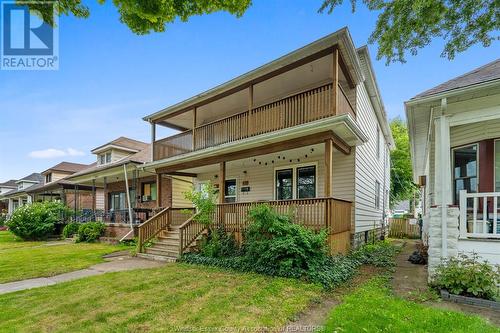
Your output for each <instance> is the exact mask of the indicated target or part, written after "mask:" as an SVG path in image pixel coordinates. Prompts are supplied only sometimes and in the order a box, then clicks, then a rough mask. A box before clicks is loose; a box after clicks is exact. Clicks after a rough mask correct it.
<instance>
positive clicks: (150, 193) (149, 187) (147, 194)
mask: <svg viewBox="0 0 500 333" xmlns="http://www.w3.org/2000/svg"><path fill="white" fill-rule="evenodd" d="M156 198H157V187H156V183H142V202H147V201H155V200H156Z"/></svg>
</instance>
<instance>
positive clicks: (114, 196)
mask: <svg viewBox="0 0 500 333" xmlns="http://www.w3.org/2000/svg"><path fill="white" fill-rule="evenodd" d="M126 200H127V199H126V195H125V192H113V193H110V194H109V201H108V206H109V210H123V209H125V208H126V204H125V201H126Z"/></svg>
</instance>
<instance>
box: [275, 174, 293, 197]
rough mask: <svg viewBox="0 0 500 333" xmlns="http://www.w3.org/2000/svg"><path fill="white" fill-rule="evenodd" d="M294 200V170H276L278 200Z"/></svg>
mask: <svg viewBox="0 0 500 333" xmlns="http://www.w3.org/2000/svg"><path fill="white" fill-rule="evenodd" d="M290 199H293V169H284V170H276V200H290Z"/></svg>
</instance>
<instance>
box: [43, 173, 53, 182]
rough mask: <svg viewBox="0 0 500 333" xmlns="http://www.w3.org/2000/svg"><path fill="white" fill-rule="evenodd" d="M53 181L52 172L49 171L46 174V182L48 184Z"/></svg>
mask: <svg viewBox="0 0 500 333" xmlns="http://www.w3.org/2000/svg"><path fill="white" fill-rule="evenodd" d="M51 181H52V173H48V174H46V175H45V183H46V184H48V183H50V182H51Z"/></svg>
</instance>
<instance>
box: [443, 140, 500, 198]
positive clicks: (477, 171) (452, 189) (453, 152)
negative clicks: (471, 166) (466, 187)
mask: <svg viewBox="0 0 500 333" xmlns="http://www.w3.org/2000/svg"><path fill="white" fill-rule="evenodd" d="M470 146H476V179H477V187H478V188H477V192H479V181H480V179H479V175H480V172H479V168H480V165H479V142H472V143H468V144H464V145H460V146H457V147H453V148H451V191H452V193H451V195H452V202H453V203H455V202H457V203H458V200H459V198H455V193H456V188H455V150H457V149H461V148H466V147H470ZM493 148H494V147H493ZM494 150H495V149H493V153H494ZM434 177H435V176H434ZM468 178H471V177H468ZM493 181H495V176H494V175H493Z"/></svg>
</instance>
